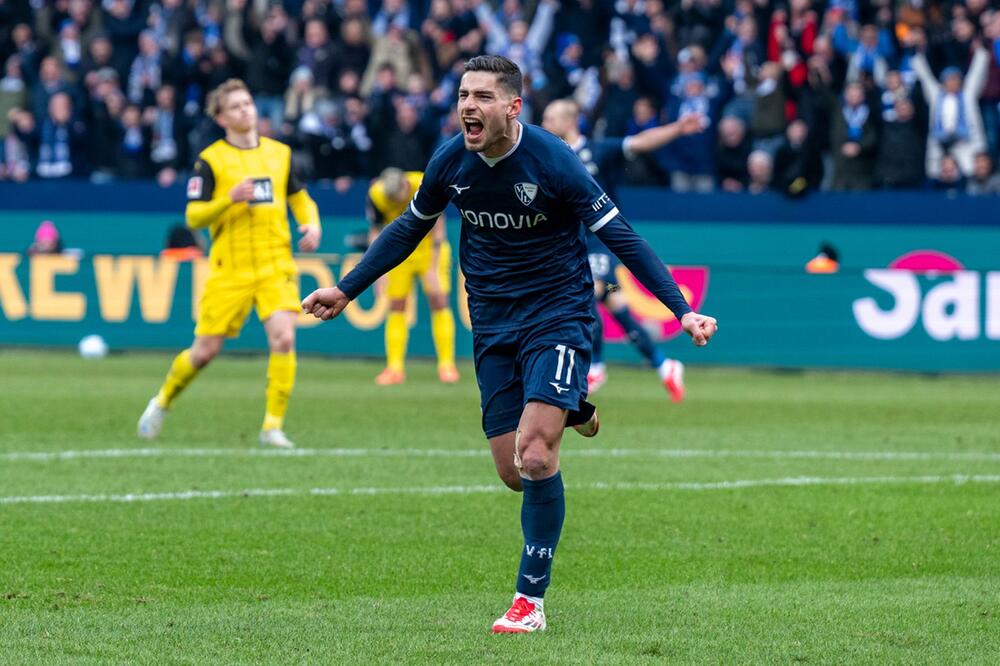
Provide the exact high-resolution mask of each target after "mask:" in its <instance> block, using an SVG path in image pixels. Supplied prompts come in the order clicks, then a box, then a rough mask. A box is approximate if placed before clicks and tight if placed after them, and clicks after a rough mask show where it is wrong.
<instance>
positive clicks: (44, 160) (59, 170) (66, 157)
mask: <svg viewBox="0 0 1000 666" xmlns="http://www.w3.org/2000/svg"><path fill="white" fill-rule="evenodd" d="M72 172H73V162H72V161H71V159H70V149H69V127H68V126H66V125H56V124H55V123H54V122H52V121H51V120H46V121H45V122H44V123H43V124H42V137H41V143H40V144H39V146H38V175H39V176H40V177H42V178H62V177H64V176H68V175H70V174H71V173H72Z"/></svg>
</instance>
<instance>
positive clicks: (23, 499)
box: [0, 474, 1000, 505]
mask: <svg viewBox="0 0 1000 666" xmlns="http://www.w3.org/2000/svg"><path fill="white" fill-rule="evenodd" d="M938 483H953V484H955V485H962V484H966V483H1000V475H996V474H947V475H924V476H861V477H816V476H795V477H785V478H779V479H739V480H734V481H680V482H674V483H604V482H595V483H581V484H572V485H569V484H567V485H568V487H570V488H571V489H572V490H595V491H601V490H604V491H607V490H615V491H635V490H645V491H668V490H738V489H745V488H765V487H781V486H854V485H888V484H938ZM500 492H506V489H505V488H504V487H503V486H500V485H475V486H417V487H409V488H405V487H404V488H392V487H387V488H383V487H360V488H248V489H244V490H183V491H178V492H160V493H125V494H82V495H14V496H7V497H2V496H0V505H8V504H65V503H70V502H121V503H129V502H156V501H180V500H196V499H229V498H238V497H248V498H249V497H305V496H329V495H347V496H350V495H425V496H436V495H472V494H479V493H500Z"/></svg>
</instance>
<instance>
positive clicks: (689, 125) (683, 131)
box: [625, 113, 708, 154]
mask: <svg viewBox="0 0 1000 666" xmlns="http://www.w3.org/2000/svg"><path fill="white" fill-rule="evenodd" d="M707 125H708V120H707V119H706V118H705V117H703V116H702V115H701V114H698V113H686V114H684V115H683V116H681V117H680V118H678V119H677V120H675V121H674V122H672V123H667V124H666V125H660V126H659V127H650V128H649V129H647V130H643V131H642V132H639V133H638V134H633V135H632V136H630V137H628V138H627V139H626V140H625V142H626V143H625V145H626V147H627V149H628V151H629V152H631V153H635V154H642V153H649V152H652V151H654V150H656V149H657V148H662V147H663V146H665V145H667V144H668V143H670V142H672V141H676V140H677V139H679V138H680V137H682V136H688V135H690V134H698V133H699V132H703V131H705V127H707Z"/></svg>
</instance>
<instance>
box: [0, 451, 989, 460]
mask: <svg viewBox="0 0 1000 666" xmlns="http://www.w3.org/2000/svg"><path fill="white" fill-rule="evenodd" d="M489 455H490V451H489V449H487V448H485V447H483V448H476V449H409V448H407V449H386V448H353V449H345V448H333V449H261V448H230V449H220V448H177V449H174V448H135V449H93V450H87V449H81V450H69V451H11V452H7V453H0V461H6V462H50V461H61V460H79V459H103V458H108V459H118V458H225V457H250V458H255V457H262V458H311V457H330V458H367V457H371V458H485V457H489ZM560 455H561V456H564V457H581V458H628V457H643V456H647V457H658V458H758V459H803V460H889V461H893V460H898V461H922V460H924V461H932V460H945V461H954V462H961V461H977V462H1000V452H993V451H783V450H779V449H775V450H760V449H749V450H743V449H617V448H606V449H604V448H590V449H576V448H573V447H566V448H564V449H563V450H562V451H561V452H560Z"/></svg>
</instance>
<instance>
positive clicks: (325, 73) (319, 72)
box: [297, 18, 336, 90]
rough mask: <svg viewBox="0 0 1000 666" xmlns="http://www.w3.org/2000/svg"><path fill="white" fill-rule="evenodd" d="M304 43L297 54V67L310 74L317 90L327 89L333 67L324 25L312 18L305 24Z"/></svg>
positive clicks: (331, 51)
mask: <svg viewBox="0 0 1000 666" xmlns="http://www.w3.org/2000/svg"><path fill="white" fill-rule="evenodd" d="M304 41H305V43H304V44H303V45H302V48H300V49H299V53H298V63H297V66H298V67H306V68H308V69H309V71H310V72H312V75H313V81H314V82H315V85H316V86H317V87H319V88H323V89H327V90H328V89H329V88H330V85H331V81H332V76H333V71H334V67H335V66H336V63H335V62H334V60H333V46H332V45H331V43H330V33H329V31H328V30H327V27H326V23H324V22H323V21H322V20H321V19H318V18H314V19H311V20H309V21H307V22H306V25H305V40H304Z"/></svg>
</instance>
